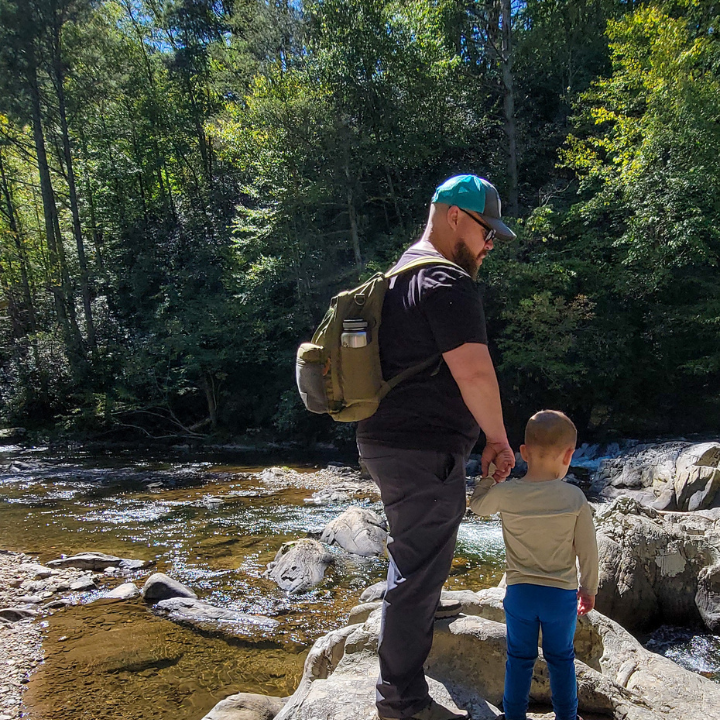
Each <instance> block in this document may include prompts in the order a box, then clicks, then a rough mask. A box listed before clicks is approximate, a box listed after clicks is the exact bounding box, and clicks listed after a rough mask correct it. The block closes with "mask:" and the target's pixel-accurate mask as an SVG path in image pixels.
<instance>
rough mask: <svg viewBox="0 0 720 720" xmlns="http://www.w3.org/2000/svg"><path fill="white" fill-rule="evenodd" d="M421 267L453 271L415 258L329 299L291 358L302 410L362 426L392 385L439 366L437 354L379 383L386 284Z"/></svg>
mask: <svg viewBox="0 0 720 720" xmlns="http://www.w3.org/2000/svg"><path fill="white" fill-rule="evenodd" d="M423 265H451V266H453V267H458V266H457V265H456V264H455V263H453V262H451V261H450V260H446V259H444V258H439V257H437V256H428V257H422V258H418V259H417V260H413V261H412V262H409V263H408V264H407V265H404V266H402V267H400V268H397V269H394V270H390V271H389V272H387V273H377V274H375V275H373V276H372V277H371V278H370V279H369V280H367V281H366V282H364V283H363V284H362V285H360V286H359V287H356V288H355V289H353V290H346V291H345V292H341V293H340V294H339V295H336V296H335V297H334V298H333V299H332V301H331V302H330V308H329V309H328V311H327V313H326V314H325V317H324V318H323V321H322V322H321V323H320V325H319V326H318V329H317V330H316V331H315V334H314V335H313V338H312V341H311V342H309V343H303V344H302V345H301V346H300V347H299V348H298V352H297V362H296V367H295V369H296V379H297V385H298V390H299V391H300V397H301V398H302V400H303V402H304V403H305V407H306V408H307V409H308V410H310V411H311V412H314V413H319V414H324V413H327V414H329V415H330V417H332V419H333V420H337V421H338V422H355V421H357V420H364V419H365V418H368V417H370V416H371V415H372V414H373V413H374V412H375V411H376V410H377V408H378V405H379V404H380V401H381V400H382V399H383V398H384V397H385V395H387V394H388V392H390V390H392V389H393V388H394V387H395V386H396V385H397V384H398V383H401V382H402V381H403V380H406V379H407V378H409V377H412V376H413V375H416V374H417V373H419V372H421V371H423V370H425V369H426V368H428V367H430V366H431V365H432V364H433V363H436V362H438V361H439V360H440V355H439V354H438V355H433V356H432V357H430V358H428V359H427V360H425V361H423V362H421V363H418V364H417V365H413V366H412V367H410V368H407V370H403V372H401V373H400V374H399V375H396V376H395V377H394V378H392V379H391V380H388V381H385V380H384V379H383V376H382V369H381V366H380V347H379V344H378V333H379V330H380V321H381V319H382V306H383V300H384V299H385V292H386V291H387V289H388V285H389V281H390V278H392V277H394V276H395V275H400V274H401V273H404V272H406V271H408V270H414V269H416V268H418V267H421V266H423ZM360 327H362V332H361V333H360V335H361V336H362V335H364V336H365V337H363V338H362V341H363V342H366V344H364V345H362V346H356V347H352V346H350V345H348V342H347V337H348V330H349V329H352V328H356V329H357V328H360ZM344 335H345V337H346V341H345V344H343V340H342V338H343V336H344ZM350 336H352V333H350Z"/></svg>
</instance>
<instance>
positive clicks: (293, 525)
mask: <svg viewBox="0 0 720 720" xmlns="http://www.w3.org/2000/svg"><path fill="white" fill-rule="evenodd" d="M3 450H4V452H2V453H0V547H1V548H5V549H9V550H18V551H23V552H27V553H30V554H33V555H36V556H37V557H38V558H39V560H40V561H41V562H46V561H48V560H51V559H53V558H56V557H59V555H60V554H61V553H65V554H74V553H76V552H82V551H88V550H93V551H99V552H106V553H110V554H113V555H118V556H120V557H125V558H134V559H143V560H153V561H154V562H155V566H154V567H153V568H152V569H151V570H147V571H143V572H139V573H136V575H135V576H134V577H133V578H132V579H133V580H134V581H135V582H136V584H138V585H141V584H142V583H143V582H144V580H145V578H146V577H147V576H148V575H149V574H150V573H151V572H154V571H162V572H165V573H167V574H169V575H171V576H172V577H173V578H175V579H177V580H179V581H180V582H182V583H184V584H186V585H188V586H189V587H191V588H192V589H193V590H194V591H195V592H196V593H197V594H198V596H199V597H200V598H201V599H203V600H205V601H206V602H209V603H211V604H213V605H217V606H220V607H225V608H233V609H236V610H238V611H240V612H243V613H251V614H261V615H265V616H269V617H272V618H274V619H275V620H277V621H278V625H277V627H275V628H273V629H270V630H268V629H258V628H252V627H245V628H240V629H239V630H237V631H236V632H234V633H228V632H227V631H225V632H222V631H220V630H217V629H216V630H213V629H212V628H207V629H204V630H202V631H198V630H196V629H190V628H188V627H184V626H181V625H178V624H175V623H173V622H170V621H169V620H167V619H164V618H161V617H159V616H157V615H155V614H153V612H152V611H151V609H149V608H147V607H146V606H145V604H144V603H143V602H142V601H141V600H134V601H129V602H120V603H118V602H111V601H107V600H98V599H97V598H98V597H99V596H100V595H101V594H102V591H103V590H104V589H108V588H110V587H114V586H115V585H118V584H119V583H120V582H121V581H120V580H118V579H109V580H108V581H107V582H106V583H104V585H103V587H102V588H101V589H100V590H99V591H95V592H92V593H75V594H72V595H70V597H72V598H73V599H75V600H76V601H77V602H78V603H79V604H78V605H76V606H73V607H69V608H66V609H63V610H58V611H56V612H55V613H54V614H52V615H50V616H48V617H47V618H46V619H45V620H44V624H45V627H46V640H45V648H46V653H47V657H46V662H45V663H44V664H43V665H42V666H41V668H40V670H39V672H38V673H36V674H35V675H34V676H33V679H32V681H31V683H30V687H29V690H28V692H27V694H26V696H25V703H26V706H27V708H28V711H29V712H30V717H31V718H35V719H36V720H50V719H52V720H65V719H66V718H67V719H70V718H73V719H75V718H92V719H93V720H101V719H104V718H127V719H130V718H140V717H146V716H150V715H152V716H153V717H156V718H168V720H170V718H172V720H184V719H187V720H200V718H202V717H203V715H204V714H205V713H207V712H208V711H209V710H210V708H212V706H213V705H214V704H215V703H217V702H218V701H219V700H220V699H222V698H223V697H226V696H227V695H229V694H232V693H236V692H259V693H264V694H269V695H276V696H277V695H279V696H285V695H289V694H291V693H292V692H293V691H294V690H295V688H296V686H297V684H298V682H299V679H300V676H301V674H302V665H303V662H304V658H305V656H306V655H307V651H308V649H309V647H310V646H311V645H312V643H313V642H314V641H315V640H316V639H317V638H318V637H320V636H321V635H323V634H325V633H326V632H328V631H329V630H331V629H333V628H336V627H339V626H342V625H343V624H344V622H345V621H346V620H347V615H348V612H349V610H350V608H352V606H353V605H356V604H357V602H358V597H359V595H360V593H361V592H362V590H363V589H364V588H365V587H367V586H368V585H371V584H372V583H374V582H377V581H378V580H381V579H383V578H384V576H385V573H386V569H387V564H386V561H385V560H384V559H379V558H360V557H357V556H352V555H348V554H346V553H343V552H342V551H340V550H336V549H332V552H333V553H334V554H335V557H336V563H335V565H334V567H331V568H330V569H329V570H328V572H327V573H326V580H325V582H324V583H323V584H322V585H320V586H319V587H317V588H316V589H315V590H313V591H312V592H308V593H304V594H301V595H297V596H288V595H287V594H286V593H285V592H283V591H282V590H280V589H279V588H278V587H277V586H276V585H275V583H274V582H272V581H270V580H268V579H265V578H263V577H262V573H263V571H264V570H265V568H266V567H267V564H268V563H269V562H270V561H271V560H272V559H273V558H274V556H275V553H276V552H277V550H278V548H279V547H280V545H281V544H282V543H283V542H286V541H288V540H294V539H297V538H299V537H306V536H307V535H309V534H310V535H312V534H315V533H319V532H321V531H322V529H323V528H324V527H325V525H326V524H327V523H328V522H329V521H330V520H332V519H334V518H335V517H337V516H338V515H339V514H340V513H341V512H342V511H343V509H344V506H339V505H326V506H322V505H320V506H318V505H314V504H308V503H307V502H306V500H307V499H308V498H309V497H310V496H311V495H312V493H313V490H308V489H305V488H302V487H300V488H298V487H291V488H283V489H276V488H273V487H270V488H269V487H268V486H266V485H264V484H263V483H262V482H261V481H260V480H259V478H258V473H259V472H260V471H261V470H262V469H263V468H262V467H261V466H257V465H254V466H253V465H228V464H227V462H225V464H222V465H221V464H219V463H218V462H212V461H207V462H193V463H190V462H168V461H166V460H158V459H143V458H133V459H132V460H128V459H124V458H122V457H120V458H118V457H111V458H100V459H98V458H90V457H85V456H82V455H75V456H72V457H68V456H65V457H57V456H52V455H50V454H49V453H47V452H28V451H23V450H21V449H20V448H13V449H12V450H11V451H8V449H7V446H6V447H5V448H4V449H3ZM297 469H300V470H307V471H309V472H310V471H312V470H313V469H314V468H312V467H306V468H297ZM356 502H357V504H362V505H365V506H367V507H371V508H372V509H374V510H376V511H379V512H382V507H381V505H380V504H379V502H377V499H376V496H374V495H372V494H369V496H368V497H367V498H365V499H362V498H360V499H359V500H358V501H356ZM503 561H504V553H503V545H502V537H501V533H500V526H499V523H498V522H493V521H481V520H479V519H476V518H468V519H467V520H466V521H465V522H463V524H462V526H461V528H460V533H459V538H458V546H457V552H456V557H455V560H454V562H453V568H452V571H451V575H450V578H449V580H448V584H447V586H448V587H449V588H452V589H465V588H470V589H474V590H477V589H480V588H482V587H489V586H491V585H495V584H496V583H497V581H498V580H499V578H500V576H501V575H502V564H503ZM66 596H68V595H67V594H66ZM226 630H227V629H226Z"/></svg>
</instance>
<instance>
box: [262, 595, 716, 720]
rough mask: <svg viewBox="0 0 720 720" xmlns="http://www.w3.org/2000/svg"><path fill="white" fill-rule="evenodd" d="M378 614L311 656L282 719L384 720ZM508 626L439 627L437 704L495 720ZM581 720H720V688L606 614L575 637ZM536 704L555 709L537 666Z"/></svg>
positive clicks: (478, 619) (474, 621) (432, 679)
mask: <svg viewBox="0 0 720 720" xmlns="http://www.w3.org/2000/svg"><path fill="white" fill-rule="evenodd" d="M482 592H483V593H484V598H483V596H481V595H480V593H478V594H477V597H478V599H479V600H480V606H481V607H480V610H481V612H482V613H485V612H489V613H491V614H493V615H494V616H497V611H498V602H500V604H501V603H502V599H501V596H502V594H503V591H502V590H501V589H494V590H493V591H492V592H487V591H482ZM379 632H380V613H379V611H376V612H374V613H373V614H372V615H371V616H370V617H369V618H368V620H367V621H366V622H365V623H364V624H362V625H357V624H356V625H351V626H349V627H347V628H343V629H342V630H336V631H333V632H331V633H329V634H328V635H326V636H324V637H322V638H320V639H319V640H318V641H317V642H316V643H315V645H314V646H313V648H312V649H311V651H310V653H309V655H308V657H307V660H306V662H305V668H304V672H303V677H302V680H301V682H300V685H299V687H298V689H297V690H296V692H295V693H294V694H293V696H292V697H291V698H290V699H289V701H288V703H287V705H285V707H284V708H283V709H282V710H281V711H280V713H279V714H278V715H277V716H276V719H277V720H351V719H352V720H371V718H376V717H377V715H376V710H375V687H374V685H375V679H376V677H377V673H378V663H377V643H378V636H379ZM505 647H506V646H505V626H504V624H503V623H501V622H497V621H493V620H488V619H486V618H485V617H483V616H474V617H473V616H466V615H461V616H460V617H458V618H455V619H447V620H439V621H437V622H436V623H435V633H434V640H433V647H432V651H431V653H430V656H429V657H428V660H427V663H426V667H425V672H426V676H427V678H428V685H429V687H430V693H431V695H432V696H433V697H434V698H435V700H437V701H438V702H440V703H442V704H443V705H446V706H448V707H451V708H455V707H457V706H460V707H464V708H465V709H467V710H468V711H470V713H471V716H472V717H473V718H475V720H483V719H486V718H493V717H495V716H496V715H497V714H498V712H499V711H498V710H497V709H496V708H495V707H494V705H496V704H498V703H499V702H500V699H501V697H502V692H503V685H504V667H505ZM575 649H576V654H577V660H576V671H577V675H578V696H579V704H580V708H579V709H580V712H581V713H598V714H601V715H603V716H606V717H607V716H611V717H615V718H623V719H624V720H677V718H681V717H701V718H703V720H706V719H707V720H720V686H719V685H718V684H716V683H713V682H712V681H710V680H708V679H706V678H703V677H701V676H699V675H697V674H695V673H693V672H690V671H689V670H685V669H683V668H681V667H679V666H678V665H676V664H675V663H673V662H672V661H671V660H669V659H667V658H664V657H662V656H660V655H656V654H655V653H652V652H649V651H648V650H645V649H644V648H643V647H642V645H640V643H638V641H637V640H635V638H633V637H632V635H630V634H629V633H628V632H627V631H626V630H624V629H623V628H622V627H621V626H620V625H619V624H618V623H616V622H613V621H612V620H610V619H609V618H606V617H604V616H603V615H601V614H600V613H598V612H592V613H590V614H589V615H588V616H586V617H583V618H580V619H579V622H578V629H577V632H576V636H575ZM531 700H533V701H534V702H538V703H544V704H548V703H549V701H550V687H549V681H548V673H547V666H546V665H545V663H544V660H543V659H542V653H540V656H539V658H538V661H537V663H536V665H535V670H534V673H533V681H532V686H531Z"/></svg>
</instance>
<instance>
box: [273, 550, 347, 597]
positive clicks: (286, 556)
mask: <svg viewBox="0 0 720 720" xmlns="http://www.w3.org/2000/svg"><path fill="white" fill-rule="evenodd" d="M333 561H334V558H333V556H332V555H331V554H330V553H329V552H328V551H327V550H326V549H325V548H324V547H323V545H322V544H321V543H319V542H318V541H317V540H310V539H308V538H304V539H302V540H293V541H291V542H286V543H283V545H282V546H281V547H280V549H279V550H278V552H277V555H275V559H274V560H273V561H272V562H271V563H269V564H268V566H267V570H266V571H265V572H264V573H263V577H267V578H270V579H271V580H274V581H275V582H276V583H277V584H278V585H279V586H280V587H281V588H282V589H283V590H286V591H287V592H289V593H300V592H305V591H307V590H311V589H312V588H314V587H315V586H316V585H319V584H320V583H321V582H322V580H323V577H324V576H325V570H326V569H327V568H328V567H329V566H330V565H332V563H333Z"/></svg>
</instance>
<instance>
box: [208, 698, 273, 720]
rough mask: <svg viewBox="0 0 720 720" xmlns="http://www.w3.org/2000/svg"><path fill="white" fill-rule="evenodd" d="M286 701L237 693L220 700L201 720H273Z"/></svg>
mask: <svg viewBox="0 0 720 720" xmlns="http://www.w3.org/2000/svg"><path fill="white" fill-rule="evenodd" d="M286 701H287V699H283V698H279V697H268V696H266V695H256V694H254V693H238V694H237V695H230V696H229V697H226V698H225V699H224V700H221V701H220V702H219V703H218V704H217V705H216V706H215V707H214V708H213V709H212V710H211V711H210V712H209V713H208V714H207V715H205V717H204V718H203V719H202V720H273V718H274V717H275V716H276V715H277V714H278V713H279V712H280V710H282V707H283V705H284V704H285V702H286Z"/></svg>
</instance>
